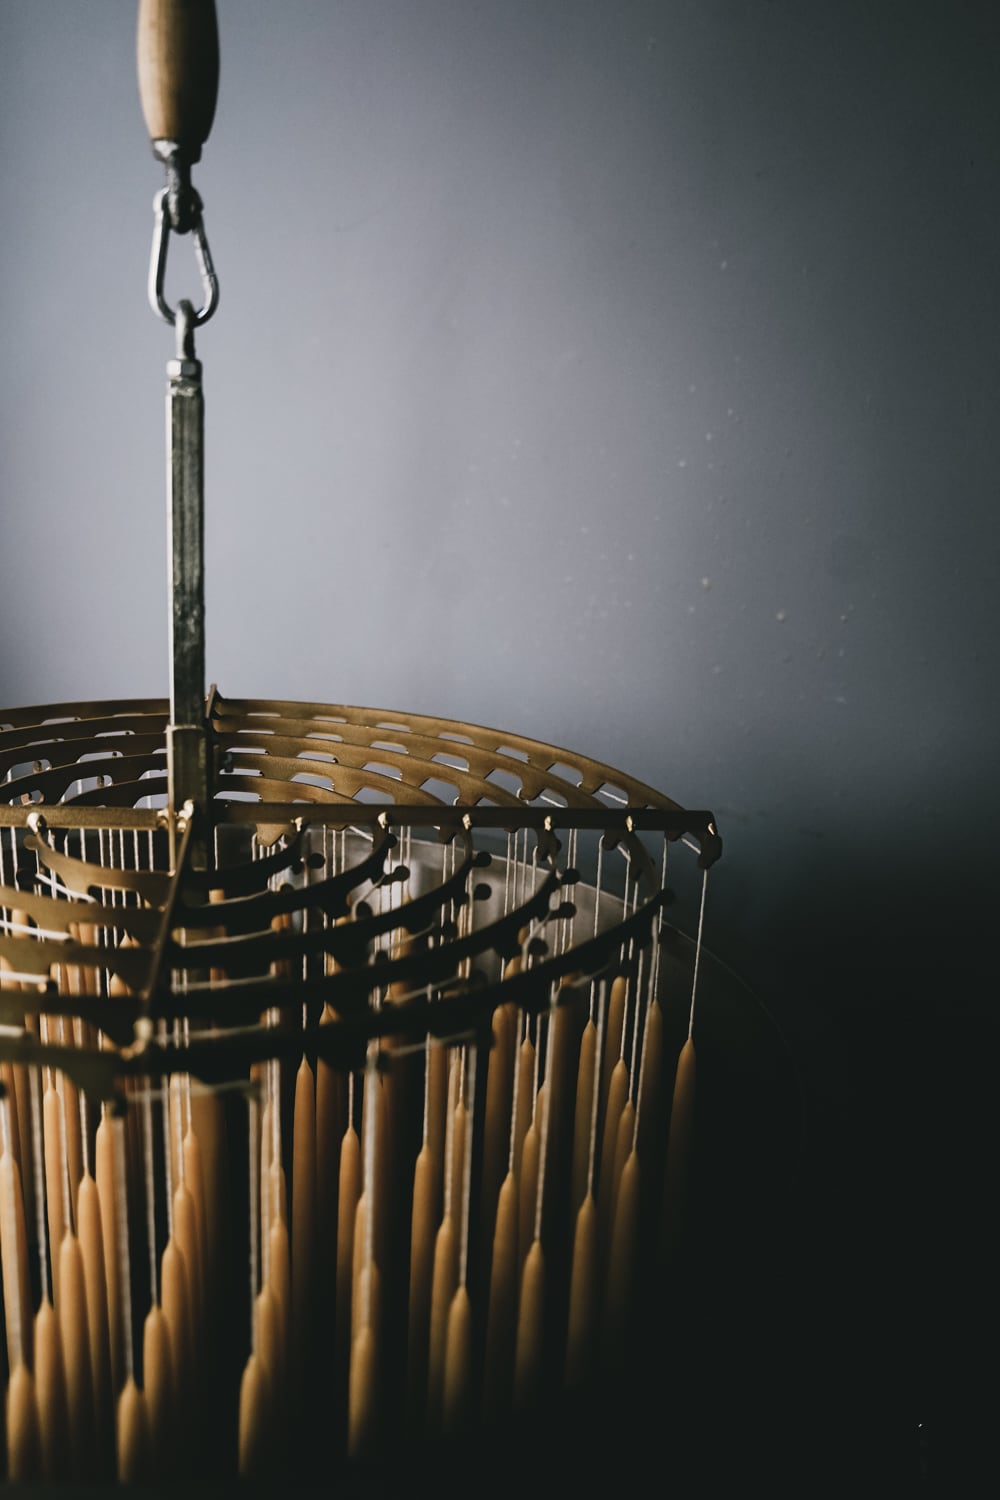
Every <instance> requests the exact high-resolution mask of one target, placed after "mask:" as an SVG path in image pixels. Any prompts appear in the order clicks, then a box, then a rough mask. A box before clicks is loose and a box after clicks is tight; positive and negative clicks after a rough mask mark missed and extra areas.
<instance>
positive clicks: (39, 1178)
mask: <svg viewBox="0 0 1000 1500" xmlns="http://www.w3.org/2000/svg"><path fill="white" fill-rule="evenodd" d="M28 1079H29V1084H30V1088H31V1148H32V1156H33V1158H34V1168H35V1183H36V1187H35V1222H36V1232H37V1236H38V1269H39V1273H40V1276H41V1287H42V1301H43V1302H51V1300H52V1296H51V1290H50V1287H49V1248H48V1223H47V1216H46V1213H45V1199H46V1195H47V1193H48V1184H47V1182H46V1181H45V1168H44V1166H43V1152H42V1100H41V1092H42V1084H41V1069H40V1068H29V1069H28Z"/></svg>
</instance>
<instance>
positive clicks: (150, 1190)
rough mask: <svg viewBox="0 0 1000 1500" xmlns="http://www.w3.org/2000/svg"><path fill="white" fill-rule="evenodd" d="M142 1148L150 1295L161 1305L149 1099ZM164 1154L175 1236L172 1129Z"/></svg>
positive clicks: (170, 1221)
mask: <svg viewBox="0 0 1000 1500" xmlns="http://www.w3.org/2000/svg"><path fill="white" fill-rule="evenodd" d="M142 1150H143V1158H144V1161H145V1169H146V1234H147V1236H148V1237H149V1296H150V1301H151V1303H153V1305H154V1306H158V1305H159V1301H160V1298H159V1293H158V1288H157V1276H156V1269H157V1268H156V1198H155V1196H154V1195H155V1191H156V1186H155V1184H156V1179H155V1176H154V1171H153V1107H152V1105H151V1103H150V1102H149V1101H148V1100H147V1101H146V1103H145V1104H144V1105H143V1107H142ZM163 1155H164V1163H165V1169H166V1184H167V1216H168V1217H167V1224H168V1228H167V1234H168V1235H169V1236H171V1237H172V1236H173V1232H174V1226H173V1219H172V1213H173V1209H172V1205H171V1202H170V1130H169V1127H168V1128H167V1129H166V1130H164V1132H163Z"/></svg>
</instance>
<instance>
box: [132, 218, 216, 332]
mask: <svg viewBox="0 0 1000 1500" xmlns="http://www.w3.org/2000/svg"><path fill="white" fill-rule="evenodd" d="M168 196H169V194H168V189H167V188H161V190H160V191H159V192H158V193H157V195H156V197H155V198H154V199H153V214H154V224H153V249H152V255H151V257H150V262H149V305H150V307H151V308H152V309H153V311H154V312H155V313H156V314H157V316H158V317H161V318H162V319H163V321H164V322H165V323H169V324H170V325H171V327H173V325H174V324H175V323H176V321H177V313H176V311H175V310H174V309H173V308H172V307H171V306H170V304H169V302H168V301H167V299H166V297H165V296H164V291H163V283H164V278H165V276H166V270H167V248H168V246H169V244H170V211H169V204H168ZM194 196H195V207H194V214H193V217H192V221H191V232H192V233H193V235H194V254H195V259H196V261H197V262H198V270H199V272H200V274H201V284H202V289H203V291H204V294H205V301H204V305H203V306H202V307H201V308H200V309H199V310H198V312H196V313H195V314H194V319H193V326H194V327H195V328H200V327H201V325H202V323H207V322H208V320H209V318H210V317H211V316H212V314H213V313H214V312H215V309H216V308H217V307H218V305H219V278H218V277H217V276H216V274H215V267H214V266H213V264H212V255H211V251H210V250H209V248H208V240H207V238H206V235H205V222H204V219H203V218H202V214H201V200H200V199H198V197H197V194H195V195H194Z"/></svg>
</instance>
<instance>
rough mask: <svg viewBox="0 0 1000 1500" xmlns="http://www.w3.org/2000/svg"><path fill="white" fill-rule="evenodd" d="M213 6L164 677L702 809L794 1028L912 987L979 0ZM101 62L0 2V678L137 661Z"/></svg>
mask: <svg viewBox="0 0 1000 1500" xmlns="http://www.w3.org/2000/svg"><path fill="white" fill-rule="evenodd" d="M218 13H219V22H220V35H221V48H222V74H221V88H220V96H219V106H218V112H217V116H216V122H215V126H214V129H213V132H212V135H211V138H210V140H209V142H208V145H207V147H206V150H205V155H204V159H203V161H202V163H201V164H200V165H199V167H198V168H197V169H196V173H195V181H196V184H197V186H198V187H199V189H200V191H201V193H202V195H203V198H204V201H205V215H206V224H207V228H208V232H209V237H210V241H211V246H212V250H213V253H214V257H215V262H216V265H217V268H218V271H219V275H220V280H221V286H222V300H221V305H220V309H219V312H218V314H217V316H216V318H215V320H214V321H213V322H212V323H211V324H209V325H208V326H207V327H206V328H205V329H204V330H202V332H201V333H200V334H199V337H198V352H199V354H200V356H201V358H202V359H203V361H204V364H205V377H206V392H207V434H208V436H207V442H208V456H207V505H208V643H209V675H210V678H211V679H212V680H214V681H216V682H217V683H218V684H219V686H220V688H221V689H222V691H223V692H224V693H228V694H230V695H233V696H237V695H259V696H276V697H283V698H304V699H325V700H331V701H340V702H348V703H351V702H353V703H360V704H368V705H378V706H391V707H398V708H401V709H408V710H415V711H421V712H429V713H435V714H441V715H447V716H454V717H459V718H466V719H469V720H473V721H478V722H481V723H487V724H495V725H500V726H503V727H505V728H509V729H511V730H516V731H520V732H523V733H526V734H529V735H535V736H538V737H539V738H544V739H549V740H552V741H554V742H555V743H559V744H564V745H568V746H570V747H572V748H574V749H576V750H579V751H581V752H584V753H587V754H590V755H593V756H595V757H597V758H599V759H603V760H606V761H608V762H610V763H611V764H613V765H616V766H619V767H620V768H622V769H623V770H626V771H629V772H631V773H633V774H635V775H638V776H640V777H642V778H644V779H646V780H648V781H651V782H653V783H654V784H656V785H658V786H660V787H661V788H662V789H663V790H664V791H666V792H668V793H669V794H670V795H672V796H673V797H675V798H676V799H677V800H679V801H681V802H684V803H687V804H688V805H690V806H699V807H710V808H712V809H713V810H714V811H715V812H716V814H717V816H718V819H719V822H720V827H721V831H722V833H723V836H724V839H725V845H726V847H725V854H724V857H723V860H722V862H721V864H720V866H719V867H718V869H717V871H716V872H715V874H714V875H713V879H712V882H711V885H710V893H709V908H708V918H707V924H708V925H707V939H708V941H709V943H710V945H711V946H713V947H714V948H715V949H716V950H717V951H718V952H719V953H721V954H722V955H723V956H724V957H726V958H727V959H728V960H729V961H730V962H731V963H733V964H734V965H735V966H736V967H737V968H738V969H740V970H741V972H743V973H744V974H745V975H746V977H748V978H750V979H752V980H753V982H754V983H755V984H757V985H758V986H759V987H760V989H761V992H762V994H764V995H767V996H768V997H769V999H770V1000H771V1002H772V1003H773V1005H774V1006H775V1007H776V1011H777V1012H780V1013H781V1014H782V1016H783V1018H784V1021H785V1024H786V1025H787V1026H788V1027H790V1028H791V1029H792V1030H793V1031H794V1030H795V1029H796V1028H801V1027H807V1028H808V1027H809V1026H813V1025H815V1026H818V1027H820V1028H823V1027H829V1028H830V1031H831V1041H832V1042H835V1041H836V1040H837V1038H839V1037H840V1036H841V1035H842V1021H843V1018H844V1016H845V1015H846V1016H848V1017H849V1018H850V1017H852V1016H853V1015H855V1014H856V1013H857V1011H858V1009H859V1007H861V1008H862V1009H863V1006H864V1005H867V1004H868V1003H869V1000H870V1001H871V1002H872V1003H874V1001H875V1000H876V999H877V998H879V997H881V998H886V996H889V997H890V998H893V999H894V1000H895V1001H896V1002H897V1003H898V1005H899V1006H905V1005H907V1004H908V1003H909V1002H910V1000H911V999H912V992H911V991H910V990H909V989H908V988H907V989H905V990H904V989H903V988H901V985H900V981H899V979H898V977H895V978H894V976H898V974H899V973H900V972H901V966H902V970H903V971H904V972H905V973H906V975H907V976H908V977H907V985H908V984H909V982H910V980H911V979H912V978H913V977H914V976H918V977H919V976H926V975H927V974H933V975H934V976H935V978H934V979H933V981H927V982H926V983H925V985H924V988H925V990H926V992H927V995H928V996H930V997H931V998H936V997H937V995H938V987H939V985H940V984H942V983H944V982H945V981H947V980H948V979H949V978H950V975H951V972H952V968H953V966H957V965H960V964H963V963H964V964H965V965H966V967H968V960H969V942H970V935H971V934H972V933H973V932H974V930H975V927H974V919H975V917H976V914H977V912H978V910H979V906H978V905H977V903H979V904H981V905H982V907H983V909H985V908H986V898H987V886H988V881H989V877H990V871H991V866H992V864H993V856H992V850H991V844H992V839H993V837H994V833H995V830H996V812H997V797H996V791H995V777H994V775H993V760H994V754H995V748H996V738H997V737H996V733H995V724H996V709H995V702H994V694H995V690H996V680H997V678H996V666H997V660H996V638H997V630H998V595H997V575H998V567H997V563H998V546H997V540H998V531H997V525H996V520H995V506H996V499H997V466H996V453H997V443H996V436H995V424H996V412H997V405H998V399H997V398H998V395H1000V390H998V384H1000V381H998V373H1000V371H998V343H997V336H996V330H997V311H998V308H997V300H998V276H997V267H998V264H1000V260H998V254H997V251H998V243H997V241H998V223H997V211H996V205H997V187H998V159H1000V158H998V146H1000V139H998V136H1000V128H998V116H997V110H996V98H997V88H996V86H997V70H996V42H997V20H996V8H995V6H993V5H989V4H981V5H976V4H971V3H964V4H963V3H953V4H948V5H944V4H938V5H934V4H929V3H928V4H923V3H913V0H909V3H903V0H878V3H875V4H871V3H869V4H863V5H862V4H858V3H854V0H840V3H838V4H836V5H831V4H818V3H804V0H794V3H793V0H774V3H764V0H697V3H695V0H660V3H640V0H620V3H616V4H613V5H612V4H609V3H595V0H575V3H572V0H561V3H560V0H549V3H539V0H530V3H528V0H484V3H481V4H475V5H473V4H469V3H467V0H420V3H417V4H415V3H413V0H376V3H372V0H337V3H330V4H319V3H305V0H283V3H282V4H281V5H276V4H273V3H272V4H269V3H264V0H220V3H219V5H218ZM134 48H135V39H134V7H133V6H132V5H129V4H124V3H121V0H88V3H87V4H81V3H79V0H42V3H38V0H2V4H0V214H2V220H3V234H2V240H0V328H2V331H3V357H2V359H0V480H2V496H3V510H2V518H3V544H2V551H0V632H2V642H3V650H2V656H0V702H7V703H11V704H21V703H36V702H37V703H44V702H51V701H55V700H61V699H77V698H79V699H88V698H96V697H101V696H112V697H119V696H128V695H133V694H160V693H164V692H165V691H166V685H167V662H166V652H167V646H166V599H167V595H166V563H165V545H164V518H163V488H164V475H163V467H164V432H163V383H164V362H165V361H166V359H167V358H168V357H169V356H170V354H171V346H172V336H171V334H170V332H169V331H168V330H167V328H166V327H165V326H164V325H163V324H161V323H159V322H157V320H156V319H155V318H154V317H153V315H152V313H151V312H150V311H149V309H148V307H147V303H146V295H145V281H146V270H147V261H148V253H149V241H150V234H151V227H152V214H151V203H152V198H153V195H154V193H155V192H156V191H157V189H158V188H159V187H160V185H161V183H162V173H161V169H160V167H159V166H158V164H157V163H156V162H154V160H153V158H152V155H151V153H150V151H149V146H148V141H147V138H146V133H145V127H144V124H143V121H142V117H141V113H140V108H139V102H138V95H137V88H136V81H135V60H134ZM171 255H172V260H171V282H170V289H171V295H172V296H174V297H176V296H178V295H185V294H187V295H195V293H196V291H197V288H196V286H195V278H194V274H193V261H192V260H191V257H190V249H189V245H188V242H187V241H177V240H175V241H174V244H173V249H172V252H171ZM932 959H933V963H932ZM934 964H936V965H937V967H934ZM893 986H895V987H893ZM814 997H820V998H821V999H822V1000H823V1004H822V1005H821V1006H819V1007H816V1006H815V1005H813V1004H812V1001H813V999H814ZM969 997H970V991H969V990H968V988H966V989H964V990H963V991H962V994H961V995H960V996H958V997H957V999H958V1000H960V1001H964V1003H968V1001H969ZM807 1018H808V1019H807Z"/></svg>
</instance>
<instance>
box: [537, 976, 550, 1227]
mask: <svg viewBox="0 0 1000 1500" xmlns="http://www.w3.org/2000/svg"><path fill="white" fill-rule="evenodd" d="M554 1010H555V988H554V987H553V998H552V1001H551V1002H550V1005H549V1024H548V1026H547V1027H546V1031H545V1038H546V1046H545V1077H546V1089H545V1105H544V1108H543V1110H542V1126H541V1134H540V1136H539V1141H538V1189H537V1192H536V1194H535V1239H536V1240H540V1239H541V1237H542V1202H543V1199H544V1196H545V1158H546V1156H547V1155H548V1144H549V1111H550V1110H551V1108H552V1083H551V1080H550V1079H549V1076H548V1075H549V1060H550V1057H551V1053H552V1047H551V1045H550V1037H549V1033H550V1032H551V1030H552V1012H553V1011H554Z"/></svg>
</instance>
